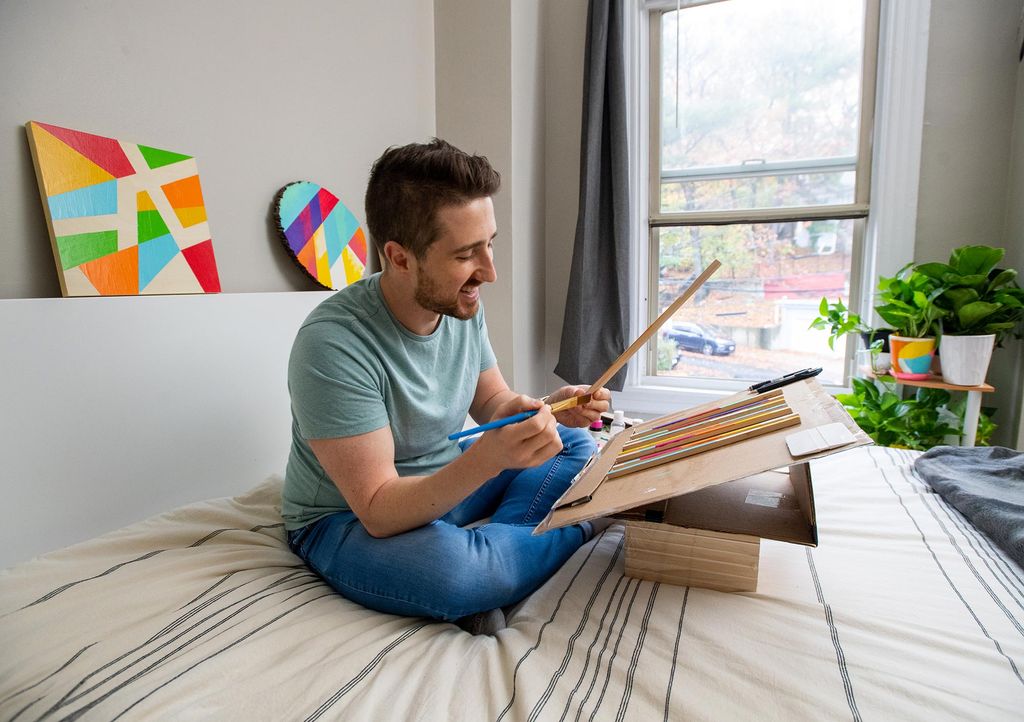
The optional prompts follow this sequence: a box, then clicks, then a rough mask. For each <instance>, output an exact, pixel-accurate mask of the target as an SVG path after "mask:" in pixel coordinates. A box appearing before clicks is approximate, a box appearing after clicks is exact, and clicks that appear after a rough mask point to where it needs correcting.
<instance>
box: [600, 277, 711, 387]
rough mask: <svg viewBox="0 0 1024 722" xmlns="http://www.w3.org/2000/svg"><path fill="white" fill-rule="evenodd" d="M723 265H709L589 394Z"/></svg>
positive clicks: (604, 374) (623, 354)
mask: <svg viewBox="0 0 1024 722" xmlns="http://www.w3.org/2000/svg"><path fill="white" fill-rule="evenodd" d="M721 265H722V264H721V262H720V261H719V260H718V259H717V258H716V259H715V260H713V261H712V262H711V263H709V264H708V267H707V268H705V269H704V270H703V271H702V272H701V274H700V275H699V276H697V278H696V279H694V281H693V283H691V284H690V286H689V287H688V288H687V289H686V290H685V291H683V293H682V295H681V296H679V298H677V299H676V300H675V301H673V302H672V303H671V305H669V307H668V308H666V309H665V310H664V312H662V314H661V315H660V316H658V318H657V319H655V321H654V323H652V324H651V325H650V326H648V327H647V330H646V331H644V332H643V333H642V334H640V336H639V337H638V338H637V340H636V341H634V342H633V343H632V344H630V347H629V348H627V349H626V350H625V351H623V352H622V354H621V355H620V356H619V357H618V358H617V359H615V361H614V362H612V365H611V366H609V367H608V370H607V371H605V372H604V373H603V374H601V378H599V379H598V380H597V381H595V382H594V383H593V384H592V385H591V386H590V388H589V389H587V393H588V394H592V393H594V392H595V391H597V390H598V389H599V388H601V387H602V386H604V385H605V384H606V383H608V379H610V378H611V377H612V376H614V375H615V374H616V373H617V372H618V370H619V369H621V368H622V367H623V366H625V365H626V362H627V361H629V360H630V359H631V358H633V355H634V354H635V353H636V352H637V351H639V350H640V347H641V346H643V345H644V344H645V343H647V342H648V341H649V340H650V338H651V336H653V335H654V334H655V333H657V332H658V329H659V328H661V327H662V326H663V325H664V324H665V322H666V321H668V320H669V319H670V318H672V316H674V315H675V313H676V311H678V310H679V309H680V308H682V306H683V304H684V303H686V302H687V301H688V300H690V297H691V296H692V295H693V294H695V293H696V292H697V289H698V288H700V287H701V286H703V285H704V282H705V281H707V280H708V279H709V278H711V276H712V275H713V274H714V273H715V271H717V270H718V269H719V267H721Z"/></svg>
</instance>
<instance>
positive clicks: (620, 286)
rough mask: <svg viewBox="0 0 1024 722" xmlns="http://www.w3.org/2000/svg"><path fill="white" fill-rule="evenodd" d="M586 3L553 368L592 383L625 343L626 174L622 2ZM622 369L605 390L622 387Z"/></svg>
mask: <svg viewBox="0 0 1024 722" xmlns="http://www.w3.org/2000/svg"><path fill="white" fill-rule="evenodd" d="M624 5H625V3H623V2H621V1H620V0H590V7H589V9H588V11H587V50H586V59H585V65H584V78H583V141H582V149H581V152H580V201H579V216H578V217H577V220H576V241H575V244H574V246H573V252H572V270H571V273H570V277H569V292H568V294H567V296H566V301H565V318H564V320H563V322H562V342H561V347H560V349H559V355H558V365H557V366H555V373H556V374H558V375H559V376H561V377H562V378H563V379H565V380H566V381H567V382H569V383H571V384H591V383H593V382H594V381H596V380H597V379H598V377H600V376H601V374H602V373H604V371H605V370H606V369H607V368H608V367H609V366H610V365H611V364H612V362H613V361H615V359H616V358H618V357H619V355H620V354H621V353H622V352H623V351H625V350H626V347H627V346H629V340H628V338H627V337H628V334H629V314H630V306H631V299H630V297H629V275H630V268H629V266H630V253H629V172H628V154H627V138H626V72H625V57H624V52H623V44H622V41H623V28H622V22H623V17H622V14H623V6H624ZM625 378H626V368H625V367H623V368H622V369H621V370H620V371H619V372H618V373H617V374H615V376H613V377H612V379H611V381H609V383H608V384H607V386H608V388H610V389H613V390H615V391H621V390H622V386H623V383H624V381H625Z"/></svg>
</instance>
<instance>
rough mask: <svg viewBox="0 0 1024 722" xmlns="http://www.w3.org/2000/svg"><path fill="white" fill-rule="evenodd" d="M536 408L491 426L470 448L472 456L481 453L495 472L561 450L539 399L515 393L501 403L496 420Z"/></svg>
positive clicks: (548, 411) (536, 461)
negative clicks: (520, 417)
mask: <svg viewBox="0 0 1024 722" xmlns="http://www.w3.org/2000/svg"><path fill="white" fill-rule="evenodd" d="M535 409H536V410H537V413H536V415H534V416H531V417H530V418H529V419H527V420H526V421H520V422H519V423H516V424H509V425H508V426H502V427H501V428H498V429H491V430H490V431H488V432H486V433H484V435H483V436H481V437H480V439H479V440H478V441H477V442H476V443H475V444H473V446H471V447H470V451H469V452H467V453H470V452H472V453H473V454H474V455H477V454H480V455H481V456H482V457H483V458H486V459H488V460H489V461H490V462H491V463H493V464H495V466H496V469H497V470H496V471H495V473H498V472H500V471H502V470H504V469H526V468H529V467H531V466H537V465H539V464H543V463H544V462H545V461H547V460H548V459H550V458H551V457H552V456H554V455H555V454H557V453H558V452H559V451H561V450H562V439H561V437H560V436H559V435H558V429H557V428H556V424H555V417H554V415H552V413H551V409H550V408H549V407H548V406H547V405H545V404H544V403H543V402H541V401H540V399H534V398H530V397H529V396H515V397H513V398H511V399H508V400H507V401H505V402H504V403H502V404H501V405H500V406H499V407H498V408H497V410H496V412H495V414H494V418H495V419H501V418H504V417H506V416H512V415H513V414H518V413H521V412H523V411H533V410H535Z"/></svg>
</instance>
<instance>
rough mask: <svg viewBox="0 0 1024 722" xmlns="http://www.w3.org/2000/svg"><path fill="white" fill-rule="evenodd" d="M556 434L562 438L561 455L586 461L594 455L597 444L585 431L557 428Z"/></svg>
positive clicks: (565, 427) (563, 427)
mask: <svg viewBox="0 0 1024 722" xmlns="http://www.w3.org/2000/svg"><path fill="white" fill-rule="evenodd" d="M558 434H559V436H561V438H562V452H561V453H562V454H563V455H564V456H568V457H571V458H574V459H578V460H582V461H586V460H587V459H589V458H590V456H591V455H592V454H593V453H594V450H595V449H596V448H597V444H596V443H595V442H594V438H593V437H592V436H591V435H590V432H589V431H587V430H586V429H577V428H569V427H567V426H559V427H558Z"/></svg>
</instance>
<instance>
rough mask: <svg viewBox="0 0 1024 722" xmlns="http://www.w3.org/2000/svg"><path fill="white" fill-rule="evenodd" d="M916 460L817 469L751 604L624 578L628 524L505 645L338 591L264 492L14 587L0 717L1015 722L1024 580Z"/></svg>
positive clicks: (163, 518)
mask: <svg viewBox="0 0 1024 722" xmlns="http://www.w3.org/2000/svg"><path fill="white" fill-rule="evenodd" d="M914 458H915V452H909V451H900V450H894V449H886V448H878V447H866V448H861V449H854V450H852V451H848V452H844V453H841V454H837V455H835V456H832V457H828V458H825V459H821V460H818V461H815V462H813V464H814V466H813V467H812V468H813V475H814V479H815V494H816V500H817V512H818V526H819V537H820V544H819V546H818V547H817V548H814V549H812V548H807V547H801V546H795V545H790V544H783V543H777V542H770V541H766V542H764V543H763V545H762V551H761V574H760V581H759V586H758V590H757V592H756V593H749V594H725V593H719V592H713V591H708V590H703V589H698V588H683V587H675V586H671V585H666V584H660V585H659V584H656V583H653V582H646V581H638V580H635V579H631V578H628V577H625V576H624V575H623V534H622V528H621V527H620V526H617V525H616V526H612V527H610V528H609V529H608V530H607V531H606V532H604V533H603V534H602V535H601V536H599V537H598V538H596V539H595V540H593V541H592V542H590V543H589V544H587V545H586V546H584V547H583V548H581V549H580V550H579V552H578V553H577V554H576V555H575V556H574V557H573V558H572V559H571V560H570V561H569V562H567V563H566V564H565V566H564V567H563V568H562V569H561V571H560V572H559V573H558V574H556V575H555V576H554V577H553V578H552V579H551V580H550V581H549V582H548V583H547V584H545V585H544V586H543V587H542V588H540V589H539V590H537V591H536V592H535V593H534V594H533V595H531V596H530V597H529V598H527V599H526V600H525V601H524V602H522V603H521V604H520V605H518V606H517V607H516V608H515V609H514V610H512V613H511V614H510V615H509V626H508V628H507V629H505V630H503V631H501V632H499V633H498V634H497V635H496V636H494V637H489V636H475V637H474V636H470V635H469V634H467V633H465V632H463V631H461V630H460V629H458V628H457V627H455V626H454V625H452V624H447V623H442V622H434V621H428V620H424V619H409V618H403V617H396V616H391V615H386V614H380V613H376V612H372V611H369V610H367V609H365V608H362V607H360V606H358V605H356V604H353V603H351V602H349V601H347V600H345V599H343V598H342V597H340V596H338V595H336V594H335V593H334V592H332V591H331V589H330V588H329V587H327V586H326V585H325V584H324V583H323V582H322V581H321V580H319V579H318V578H317V577H316V576H315V575H313V574H312V573H311V572H310V571H309V570H308V569H307V568H306V567H305V566H304V565H303V564H302V563H301V561H300V560H299V559H298V558H297V557H295V556H294V555H293V554H292V553H291V552H290V551H289V550H288V548H287V546H286V545H285V544H284V541H283V531H282V526H281V519H280V516H279V511H278V508H279V506H278V505H279V498H278V495H279V491H280V485H281V481H280V479H279V478H270V479H268V480H266V481H264V482H263V483H260V484H258V485H257V486H255V488H253V489H252V490H251V491H249V492H247V493H244V494H240V495H237V496H234V497H229V498H221V499H216V500H212V501H207V502H202V503H197V504H190V505H186V506H184V507H181V508H179V509H176V510H174V511H171V512H168V513H165V514H161V515H159V516H156V517H153V518H150V519H148V520H147V521H144V522H141V523H137V524H133V525H130V526H127V527H125V528H123V529H121V530H118V531H115V532H112V533H108V534H105V535H102V536H99V537H97V538H95V539H92V540H90V541H86V542H83V543H80V544H76V545H73V546H71V547H68V548H65V549H63V550H60V551H56V552H52V553H49V554H45V555H43V556H40V557H38V558H36V559H33V560H31V561H29V562H26V563H22V564H18V565H15V566H14V567H12V568H9V569H7V570H5V571H3V572H2V573H0V649H2V650H3V653H2V654H0V719H4V720H40V719H47V720H50V719H52V720H63V719H79V718H81V719H87V720H88V719H96V720H115V719H218V720H221V719H301V720H317V719H340V718H344V719H373V720H385V719H410V720H418V719H426V720H433V719H466V720H485V719H486V720H547V719H559V720H562V719H571V720H581V719H587V720H593V719H600V720H605V719H609V720H610V719H619V720H621V719H644V720H649V719H673V720H682V719H687V720H689V719H778V720H793V719H857V720H859V719H904V720H915V719H921V720H924V719H927V720H935V719H960V720H962V719H975V720H999V719H1007V720H1009V719H1021V714H1022V712H1021V711H1022V710H1024V678H1022V674H1024V626H1022V622H1021V619H1022V618H1024V572H1022V570H1021V568H1020V567H1019V566H1017V565H1016V564H1015V563H1014V562H1012V561H1011V560H1010V559H1009V558H1008V557H1006V556H1005V555H1004V554H1003V553H1001V551H1000V550H999V549H998V548H996V547H995V546H994V545H993V544H992V543H991V542H990V541H989V540H988V539H987V538H986V537H984V536H983V535H981V534H980V533H979V532H978V531H977V530H976V529H974V528H973V527H972V526H971V525H970V524H969V523H967V522H966V520H965V519H964V518H963V517H961V516H960V515H959V514H958V513H957V512H956V511H955V510H953V509H952V508H951V507H949V506H948V505H946V504H945V503H944V502H943V500H942V499H941V498H940V497H938V496H937V495H936V494H934V493H933V492H932V491H931V489H930V487H928V486H927V485H926V484H924V483H923V482H922V481H921V480H920V479H919V478H918V477H917V476H916V475H915V473H914V471H913V467H912V462H913V459H914Z"/></svg>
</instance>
